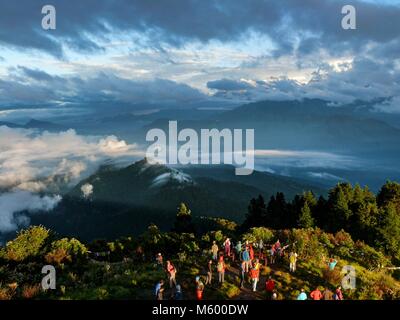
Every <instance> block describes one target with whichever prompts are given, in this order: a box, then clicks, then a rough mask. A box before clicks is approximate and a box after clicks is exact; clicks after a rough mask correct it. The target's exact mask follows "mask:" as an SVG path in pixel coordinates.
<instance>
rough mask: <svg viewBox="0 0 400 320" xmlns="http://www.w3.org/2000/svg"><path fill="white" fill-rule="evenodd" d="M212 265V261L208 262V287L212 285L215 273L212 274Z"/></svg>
mask: <svg viewBox="0 0 400 320" xmlns="http://www.w3.org/2000/svg"><path fill="white" fill-rule="evenodd" d="M212 264H213V261H212V260H210V261H208V265H207V279H206V285H208V284H210V285H211V281H212V273H213V272H212Z"/></svg>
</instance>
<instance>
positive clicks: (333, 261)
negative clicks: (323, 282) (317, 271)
mask: <svg viewBox="0 0 400 320" xmlns="http://www.w3.org/2000/svg"><path fill="white" fill-rule="evenodd" d="M336 264H337V260H336V259H333V258H330V259H329V263H328V267H329V271H333V270H335V267H336Z"/></svg>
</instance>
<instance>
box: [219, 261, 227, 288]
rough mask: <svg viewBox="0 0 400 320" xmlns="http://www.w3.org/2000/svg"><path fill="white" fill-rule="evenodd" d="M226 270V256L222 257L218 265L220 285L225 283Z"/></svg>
mask: <svg viewBox="0 0 400 320" xmlns="http://www.w3.org/2000/svg"><path fill="white" fill-rule="evenodd" d="M225 268H226V266H225V261H224V256H220V257H219V261H218V264H217V271H218V282H219V283H220V284H222V283H224V281H225Z"/></svg>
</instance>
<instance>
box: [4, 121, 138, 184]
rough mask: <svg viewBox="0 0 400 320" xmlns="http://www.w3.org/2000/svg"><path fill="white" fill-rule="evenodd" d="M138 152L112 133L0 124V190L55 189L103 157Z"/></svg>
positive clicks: (88, 170) (74, 179)
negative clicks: (92, 134)
mask: <svg viewBox="0 0 400 320" xmlns="http://www.w3.org/2000/svg"><path fill="white" fill-rule="evenodd" d="M140 155H141V153H140V152H139V151H138V150H137V149H136V147H135V146H134V145H129V144H127V143H126V142H125V141H123V140H118V139H117V138H116V137H115V136H108V137H104V138H101V137H85V136H80V135H78V134H76V132H75V131H74V130H68V131H65V132H60V133H49V132H44V133H37V132H35V131H33V130H26V129H11V128H8V127H5V126H2V127H0V190H1V189H3V190H4V189H18V190H27V191H31V192H39V191H46V190H58V188H59V187H60V186H65V185H69V184H71V183H76V182H77V181H79V180H80V179H81V178H82V176H83V175H87V174H90V173H92V172H93V171H94V170H96V169H97V168H98V166H99V165H101V164H102V163H104V162H105V161H106V160H112V159H117V158H124V157H125V158H128V159H129V158H130V159H132V158H135V157H137V156H140Z"/></svg>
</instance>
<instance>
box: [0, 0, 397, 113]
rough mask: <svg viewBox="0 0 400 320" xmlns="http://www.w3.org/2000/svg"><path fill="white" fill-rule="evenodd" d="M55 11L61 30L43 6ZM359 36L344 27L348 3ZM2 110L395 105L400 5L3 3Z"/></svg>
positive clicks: (337, 1) (206, 0) (314, 1)
mask: <svg viewBox="0 0 400 320" xmlns="http://www.w3.org/2000/svg"><path fill="white" fill-rule="evenodd" d="M45 4H52V5H54V7H55V8H56V29H55V30H44V29H42V27H41V20H42V17H43V15H42V14H41V8H42V6H43V5H45ZM348 4H350V5H353V6H354V7H355V9H356V29H355V30H344V29H343V28H342V26H341V20H342V18H343V16H344V15H343V14H342V13H341V9H342V7H343V6H344V5H348ZM0 7H1V10H0V106H16V105H29V106H32V105H33V106H36V105H43V104H54V105H60V104H61V105H62V104H65V103H95V102H98V101H102V102H121V103H132V104H136V103H155V104H157V103H166V102H167V103H169V104H171V103H172V104H174V103H175V104H177V105H189V104H190V103H196V102H199V101H225V102H226V101H232V102H235V103H242V102H247V101H257V100H266V99H272V100H285V99H301V98H303V97H313V98H323V99H327V100H331V101H334V102H338V103H348V102H351V101H353V100H355V99H362V100H372V99H375V98H386V101H385V103H380V104H379V105H377V106H376V108H377V110H379V111H384V112H400V104H399V102H400V98H399V97H398V95H399V94H398V93H399V92H400V58H399V54H400V32H399V30H400V1H394V0H393V1H388V0H386V1H373V0H364V1H360V0H359V1H345V0H344V1H342V0H304V1H297V0H280V1H264V0H249V1H241V0H218V1H217V0H202V1H199V0H185V1H181V0H168V1H161V0H151V1H144V0H141V1H139V0H137V1H128V0H118V1H117V0H86V1H79V2H78V1H68V2H66V1H60V0H52V1H46V2H44V1H38V0H35V1H31V0H21V1H18V2H15V1H8V0H6V1H1V4H0Z"/></svg>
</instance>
